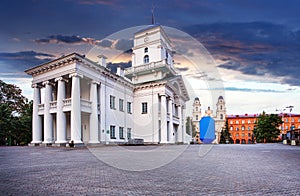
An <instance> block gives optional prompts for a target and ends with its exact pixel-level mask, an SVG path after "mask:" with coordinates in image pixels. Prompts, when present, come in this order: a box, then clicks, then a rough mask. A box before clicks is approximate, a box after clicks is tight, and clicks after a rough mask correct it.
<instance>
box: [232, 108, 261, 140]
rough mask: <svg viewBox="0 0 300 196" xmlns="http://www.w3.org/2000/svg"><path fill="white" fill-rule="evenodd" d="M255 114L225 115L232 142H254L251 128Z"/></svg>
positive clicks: (254, 120)
mask: <svg viewBox="0 0 300 196" xmlns="http://www.w3.org/2000/svg"><path fill="white" fill-rule="evenodd" d="M257 116H258V115H256V114H245V115H227V117H226V119H227V121H228V128H229V133H230V134H231V138H232V140H233V142H234V144H251V143H252V142H254V141H253V140H254V136H253V129H254V128H255V123H256V117H257Z"/></svg>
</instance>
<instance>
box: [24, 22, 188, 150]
mask: <svg viewBox="0 0 300 196" xmlns="http://www.w3.org/2000/svg"><path fill="white" fill-rule="evenodd" d="M133 42H134V46H133V48H132V51H133V52H132V67H130V68H127V69H125V70H123V69H122V68H118V70H117V73H116V74H115V73H112V72H111V71H110V70H109V69H108V68H107V67H106V62H105V57H104V56H101V55H99V56H98V57H99V61H98V62H93V61H91V60H89V59H88V58H86V57H85V56H83V55H79V54H77V53H72V54H69V55H66V56H62V57H60V58H58V59H56V60H53V61H51V62H48V63H45V64H42V65H39V66H37V67H33V68H31V69H28V70H26V71H25V72H26V73H27V74H29V75H31V76H32V77H33V80H32V87H33V88H34V98H33V120H32V121H33V123H32V138H33V139H32V142H31V144H32V145H37V144H41V143H43V144H54V145H65V144H66V143H68V142H70V141H73V142H74V143H75V144H98V143H104V144H110V143H126V142H128V140H129V139H134V138H139V139H144V142H145V143H154V144H159V143H160V144H167V143H184V142H185V137H186V133H185V123H184V122H185V103H186V102H187V101H188V100H189V95H188V92H187V89H186V87H185V84H184V82H183V79H182V77H181V76H180V75H179V74H178V73H177V72H176V70H175V68H174V66H173V53H172V48H171V43H170V41H169V39H168V37H167V36H166V34H165V32H164V30H163V28H162V27H161V26H160V25H150V26H148V27H147V28H144V29H142V30H140V31H139V32H136V33H135V34H134V40H133Z"/></svg>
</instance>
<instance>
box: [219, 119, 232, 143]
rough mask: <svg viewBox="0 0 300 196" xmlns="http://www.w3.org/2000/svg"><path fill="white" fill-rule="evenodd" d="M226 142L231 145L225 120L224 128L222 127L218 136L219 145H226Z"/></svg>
mask: <svg viewBox="0 0 300 196" xmlns="http://www.w3.org/2000/svg"><path fill="white" fill-rule="evenodd" d="M226 141H228V142H229V143H233V140H232V138H231V134H230V132H229V126H228V120H226V123H225V127H223V129H222V131H221V136H220V144H226Z"/></svg>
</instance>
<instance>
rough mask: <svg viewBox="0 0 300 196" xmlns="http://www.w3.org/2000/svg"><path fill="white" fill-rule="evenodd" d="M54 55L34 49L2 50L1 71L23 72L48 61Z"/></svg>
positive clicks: (0, 55)
mask: <svg viewBox="0 0 300 196" xmlns="http://www.w3.org/2000/svg"><path fill="white" fill-rule="evenodd" d="M54 57H55V56H54V55H52V54H47V53H42V52H35V51H21V52H14V53H8V52H3V53H0V66H1V72H2V73H15V72H24V70H25V69H28V68H30V67H33V66H36V65H39V64H42V63H45V62H47V61H50V60H52V59H53V58H54Z"/></svg>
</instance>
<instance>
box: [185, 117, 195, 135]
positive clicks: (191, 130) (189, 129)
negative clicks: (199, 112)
mask: <svg viewBox="0 0 300 196" xmlns="http://www.w3.org/2000/svg"><path fill="white" fill-rule="evenodd" d="M185 127H186V133H187V134H189V135H190V134H191V133H192V137H195V135H196V131H195V128H196V127H195V125H194V124H193V120H192V117H189V116H188V117H187V118H186V123H185Z"/></svg>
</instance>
